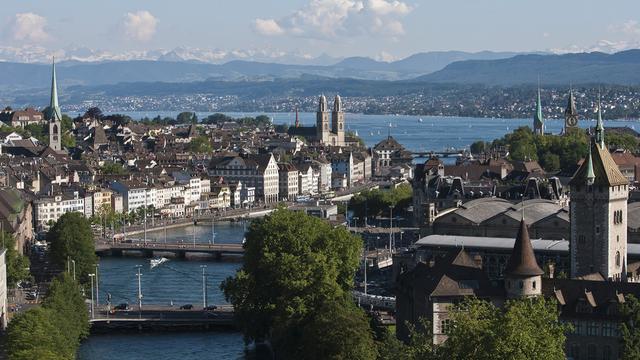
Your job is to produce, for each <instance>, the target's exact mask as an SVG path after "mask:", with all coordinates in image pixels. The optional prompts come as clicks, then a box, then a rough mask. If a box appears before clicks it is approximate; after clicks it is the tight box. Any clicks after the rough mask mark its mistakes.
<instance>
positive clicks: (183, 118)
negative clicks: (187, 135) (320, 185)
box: [176, 111, 198, 124]
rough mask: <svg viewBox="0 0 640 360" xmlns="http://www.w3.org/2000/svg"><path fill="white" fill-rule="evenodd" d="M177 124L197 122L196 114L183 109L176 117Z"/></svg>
mask: <svg viewBox="0 0 640 360" xmlns="http://www.w3.org/2000/svg"><path fill="white" fill-rule="evenodd" d="M176 120H177V121H178V124H195V123H197V122H198V116H197V115H196V113H194V112H190V111H184V112H181V113H180V114H178V117H176Z"/></svg>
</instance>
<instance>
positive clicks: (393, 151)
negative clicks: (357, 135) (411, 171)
mask: <svg viewBox="0 0 640 360" xmlns="http://www.w3.org/2000/svg"><path fill="white" fill-rule="evenodd" d="M412 161H413V157H412V156H411V152H409V151H407V150H406V149H405V148H404V146H402V145H401V144H400V143H399V142H398V141H397V140H396V139H394V138H393V136H391V135H389V136H387V138H386V139H384V140H382V141H380V142H379V143H377V144H376V145H375V146H374V147H373V149H372V162H371V163H372V167H373V169H372V170H373V175H374V176H380V177H382V176H385V177H389V176H391V175H390V174H391V173H392V169H393V168H394V167H397V166H404V165H411V163H412Z"/></svg>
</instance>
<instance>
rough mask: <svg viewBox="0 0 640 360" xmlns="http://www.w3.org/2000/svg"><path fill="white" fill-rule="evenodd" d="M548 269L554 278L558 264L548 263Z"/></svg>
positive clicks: (550, 275)
mask: <svg viewBox="0 0 640 360" xmlns="http://www.w3.org/2000/svg"><path fill="white" fill-rule="evenodd" d="M547 271H549V279H553V277H554V275H555V272H556V264H554V263H548V264H547Z"/></svg>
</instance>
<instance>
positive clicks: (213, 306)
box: [204, 305, 218, 311]
mask: <svg viewBox="0 0 640 360" xmlns="http://www.w3.org/2000/svg"><path fill="white" fill-rule="evenodd" d="M216 309H218V307H217V306H215V305H209V306H207V307H206V308H204V310H205V311H215V310H216Z"/></svg>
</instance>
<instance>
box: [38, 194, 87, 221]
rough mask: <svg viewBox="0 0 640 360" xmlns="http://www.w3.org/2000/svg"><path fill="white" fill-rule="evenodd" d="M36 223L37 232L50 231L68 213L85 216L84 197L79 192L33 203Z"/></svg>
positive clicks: (54, 196)
mask: <svg viewBox="0 0 640 360" xmlns="http://www.w3.org/2000/svg"><path fill="white" fill-rule="evenodd" d="M33 206H34V219H33V221H34V223H35V227H36V230H37V231H46V230H49V226H50V225H51V224H53V223H55V222H56V221H58V219H59V218H60V217H61V216H62V215H64V214H66V213H68V212H72V211H75V212H79V213H81V214H83V215H84V214H85V209H84V197H82V196H80V193H79V192H78V191H73V192H62V193H58V194H55V195H51V196H43V197H40V198H38V199H36V200H35V201H34V202H33Z"/></svg>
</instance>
